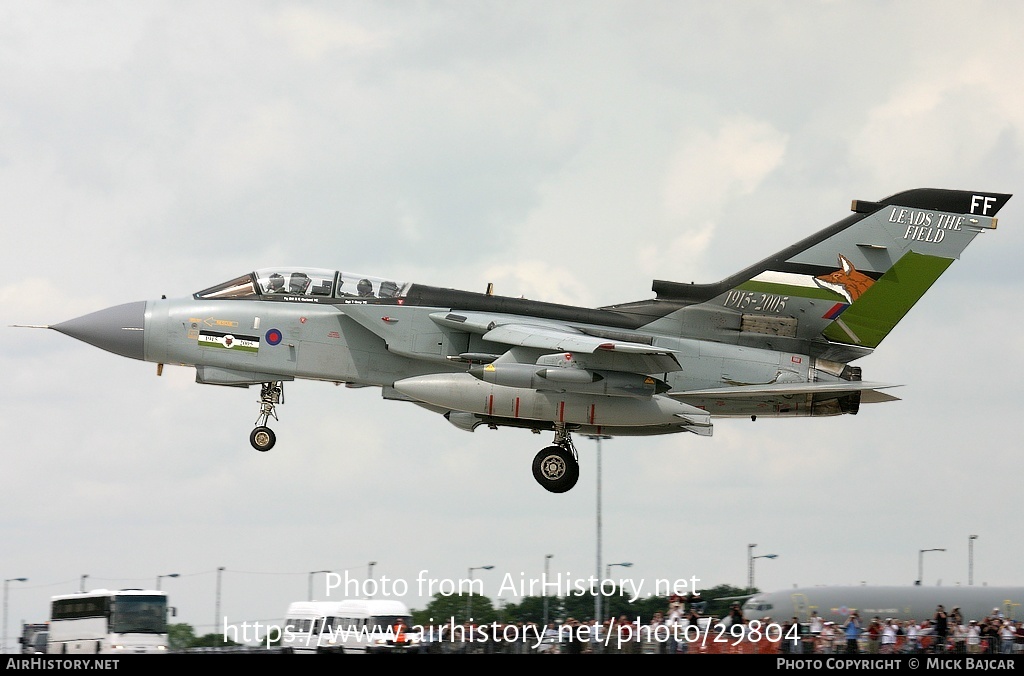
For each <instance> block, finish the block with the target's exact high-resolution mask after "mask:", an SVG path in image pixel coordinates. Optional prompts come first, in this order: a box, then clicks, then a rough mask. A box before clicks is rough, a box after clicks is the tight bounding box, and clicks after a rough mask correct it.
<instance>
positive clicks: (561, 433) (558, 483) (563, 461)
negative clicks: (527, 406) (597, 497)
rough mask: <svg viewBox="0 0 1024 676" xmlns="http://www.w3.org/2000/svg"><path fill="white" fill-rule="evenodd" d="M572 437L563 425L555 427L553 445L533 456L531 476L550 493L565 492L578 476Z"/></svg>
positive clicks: (577, 464) (578, 468) (577, 479)
mask: <svg viewBox="0 0 1024 676" xmlns="http://www.w3.org/2000/svg"><path fill="white" fill-rule="evenodd" d="M578 457H579V456H578V454H577V453H576V447H575V446H573V445H572V437H570V436H569V431H568V430H566V429H565V426H564V425H559V426H557V427H556V428H555V445H554V446H548V447H547V448H545V449H543V450H542V451H541V452H540V453H538V454H537V455H536V456H535V457H534V458H533V478H534V479H536V480H537V483H539V484H540V485H541V486H543V487H544V488H545V489H546V490H549V491H551V492H552V493H565V492H566V491H567V490H569V489H570V488H572V487H573V486H575V485H576V482H577V481H579V478H580V463H579V461H578Z"/></svg>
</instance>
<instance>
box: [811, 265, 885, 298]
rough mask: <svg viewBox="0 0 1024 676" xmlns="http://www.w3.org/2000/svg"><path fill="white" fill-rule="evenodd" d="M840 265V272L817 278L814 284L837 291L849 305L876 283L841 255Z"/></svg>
mask: <svg viewBox="0 0 1024 676" xmlns="http://www.w3.org/2000/svg"><path fill="white" fill-rule="evenodd" d="M839 265H840V266H841V268H840V269H839V270H836V271H835V272H832V273H830V274H827V275H819V276H817V277H815V278H814V283H815V284H817V285H818V286H820V287H821V288H823V289H828V290H829V291H835V292H836V293H838V294H840V295H842V296H844V297H845V298H846V301H847V302H848V303H852V302H853V301H855V300H857V299H858V298H860V296H861V294H862V293H864V292H865V291H867V290H868V287H870V286H871V285H872V284H874V283H875V280H873V279H871V278H870V277H868V276H867V275H865V274H864V273H862V272H857V269H856V268H855V267H853V263H851V262H850V259H849V258H847V257H846V256H844V255H842V254H839Z"/></svg>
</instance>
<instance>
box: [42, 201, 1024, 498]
mask: <svg viewBox="0 0 1024 676" xmlns="http://www.w3.org/2000/svg"><path fill="white" fill-rule="evenodd" d="M1010 197H1011V195H1008V194H999V193H989V192H972V191H959V190H940V189H918V190H908V191H906V192H901V193H898V194H896V195H893V196H891V197H887V198H885V199H883V200H880V201H878V202H866V201H860V200H855V201H854V202H853V203H852V211H853V213H852V214H851V215H848V216H847V217H846V218H844V219H842V220H840V221H838V222H837V223H835V224H833V225H831V226H829V227H827V228H825V229H824V230H821V231H820V232H818V233H817V234H814V235H811V236H809V237H807V238H806V239H803V240H801V241H800V242H797V243H796V244H793V245H792V246H790V247H788V248H786V249H784V250H783V251H780V252H779V253H777V254H775V255H773V256H769V257H768V258H766V259H764V260H763V261H761V262H759V263H756V264H754V265H752V266H750V267H748V268H746V269H745V270H742V271H740V272H738V273H736V274H734V275H732V276H731V277H728V278H726V279H723V280H722V281H720V282H717V283H715V284H682V283H677V282H668V281H661V280H655V281H654V284H653V291H654V292H655V294H656V297H655V298H653V299H648V300H640V301H635V302H629V303H622V304H618V305H609V306H605V307H599V308H582V307H573V306H568V305H558V304H553V303H544V302H539V301H534V300H527V299H522V298H508V297H501V296H496V295H493V294H491V293H489V292H488V293H473V292H469V291H458V290H454V289H444V288H437V287H433V286H425V285H423V284H417V283H405V282H399V281H396V280H393V279H389V278H381V277H372V276H368V275H358V274H354V273H352V272H348V271H347V268H343V270H342V271H341V272H339V271H336V270H326V269H314V268H295V267H278V268H265V269H260V270H256V271H253V272H246V273H245V274H242V275H240V276H238V277H235V278H233V279H230V280H228V281H226V282H223V283H222V284H217V285H216V286H212V287H210V288H207V289H203V290H202V291H199V292H198V293H195V294H193V295H192V296H190V297H187V298H177V299H165V298H161V299H159V300H148V301H138V302H133V303H127V304H124V305H118V306H115V307H111V308H107V309H106V310H100V311H99V312H94V313H92V314H88V315H85V316H83V317H79V318H77V319H72V320H69V321H66V322H63V323H60V324H55V325H53V326H49V327H46V328H51V329H54V330H56V331H59V332H60V333H63V334H66V335H68V336H71V337H72V338H77V339H79V340H82V341H85V342H86V343H90V344H92V345H95V346H96V347H99V348H102V349H104V350H108V351H110V352H114V353H116V354H119V355H123V356H125V357H131V358H133V359H140V360H144V361H149V362H156V363H158V364H160V366H159V367H158V373H159V372H160V369H161V368H162V365H163V364H180V365H184V366H188V367H194V368H195V370H196V381H197V382H199V383H204V384H210V385H227V386H234V387H243V388H244V387H249V386H252V385H259V386H260V388H261V389H260V411H259V417H258V418H257V420H256V426H255V429H253V430H252V434H251V435H250V441H251V443H252V445H253V446H254V447H255V448H256V449H257V450H260V451H267V450H270V448H271V447H272V446H273V445H274V442H275V435H274V432H273V431H271V429H270V428H269V427H267V422H268V421H269V419H270V418H271V417H273V418H274V419H275V420H277V412H276V406H277V405H278V404H279V403H283V400H282V392H283V387H284V383H285V382H286V381H291V380H296V379H313V380H322V381H332V382H336V383H345V384H347V385H349V386H353V387H360V386H375V387H379V388H381V392H382V394H383V397H384V398H385V399H393V400H399V401H405V402H412V403H414V404H418V405H420V406H422V407H424V408H427V409H429V410H431V411H435V412H437V413H439V414H441V415H443V416H444V417H445V418H446V419H447V420H448V421H449V422H450V423H452V424H453V425H455V426H457V427H459V428H461V429H464V430H467V431H473V430H474V429H476V428H477V427H478V426H480V425H486V426H488V427H490V428H492V429H496V428H498V427H520V428H526V429H530V430H534V431H535V432H539V431H550V432H553V433H554V440H553V442H552V444H551V445H549V446H547V447H546V448H544V449H543V450H541V451H540V452H539V453H538V454H537V455H536V457H535V458H534V460H533V474H534V477H535V478H536V480H537V481H538V482H539V483H540V484H541V485H542V486H544V488H546V489H547V490H549V491H552V492H555V493H561V492H564V491H567V490H569V489H570V488H572V487H573V485H574V484H575V483H576V481H577V479H578V478H579V465H578V460H577V454H576V450H575V448H574V447H573V443H572V439H571V435H572V433H573V432H577V433H580V434H585V435H609V436H615V435H649V434H668V433H673V432H690V433H693V434H697V435H701V436H710V435H711V430H712V419H713V418H717V417H730V416H732V417H740V416H743V417H751V418H756V417H757V416H770V417H797V416H828V415H840V414H844V413H850V414H855V413H857V411H858V409H859V407H860V405H861V404H862V403H869V402H881V401H889V400H893V399H895V397H893V396H891V395H889V394H886V393H884V392H882V390H883V389H885V388H888V387H892V385H883V384H880V383H872V382H867V381H863V380H862V379H861V369H860V368H859V367H857V366H852V365H851V364H850V363H851V362H853V361H854V360H856V359H859V358H861V357H863V356H865V355H868V354H870V353H871V352H872V351H873V350H874V348H876V347H877V346H878V344H879V343H881V342H882V339H884V338H885V336H886V335H888V333H889V332H890V331H891V330H892V329H893V327H895V326H896V324H897V322H899V321H900V320H901V319H902V318H903V316H904V315H905V314H906V313H907V311H908V310H910V308H911V307H912V306H913V305H914V303H915V302H916V301H917V300H918V299H919V298H920V297H921V296H922V295H923V294H924V292H925V291H927V289H928V288H929V287H930V286H931V285H932V283H933V282H935V280H936V279H938V277H939V276H940V275H941V274H942V273H943V272H945V271H946V268H948V267H949V265H950V264H951V263H952V262H953V260H954V259H956V258H959V256H960V254H961V252H962V251H963V250H964V248H965V247H966V246H967V245H968V244H970V243H971V241H973V240H974V238H975V237H976V236H977V235H978V234H979V233H981V232H983V231H985V230H990V229H994V228H995V227H996V218H995V215H996V214H997V213H998V212H999V210H1000V209H1001V208H1002V207H1003V205H1005V204H1006V202H1007V200H1009V199H1010Z"/></svg>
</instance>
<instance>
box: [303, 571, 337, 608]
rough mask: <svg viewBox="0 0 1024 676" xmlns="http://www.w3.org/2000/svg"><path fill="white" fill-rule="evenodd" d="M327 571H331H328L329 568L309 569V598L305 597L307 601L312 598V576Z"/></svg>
mask: <svg viewBox="0 0 1024 676" xmlns="http://www.w3.org/2000/svg"><path fill="white" fill-rule="evenodd" d="M329 572H331V571H329V570H311V571H309V585H308V586H309V594H308V596H309V598H307V599H306V600H307V601H312V600H313V576H314V575H316V574H317V573H329Z"/></svg>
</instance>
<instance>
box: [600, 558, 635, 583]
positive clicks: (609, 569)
mask: <svg viewBox="0 0 1024 676" xmlns="http://www.w3.org/2000/svg"><path fill="white" fill-rule="evenodd" d="M612 566H622V567H623V568H631V567H632V566H633V564H632V563H630V562H629V561H625V562H623V563H609V564H608V565H607V566H605V569H604V579H606V580H610V579H612Z"/></svg>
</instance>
